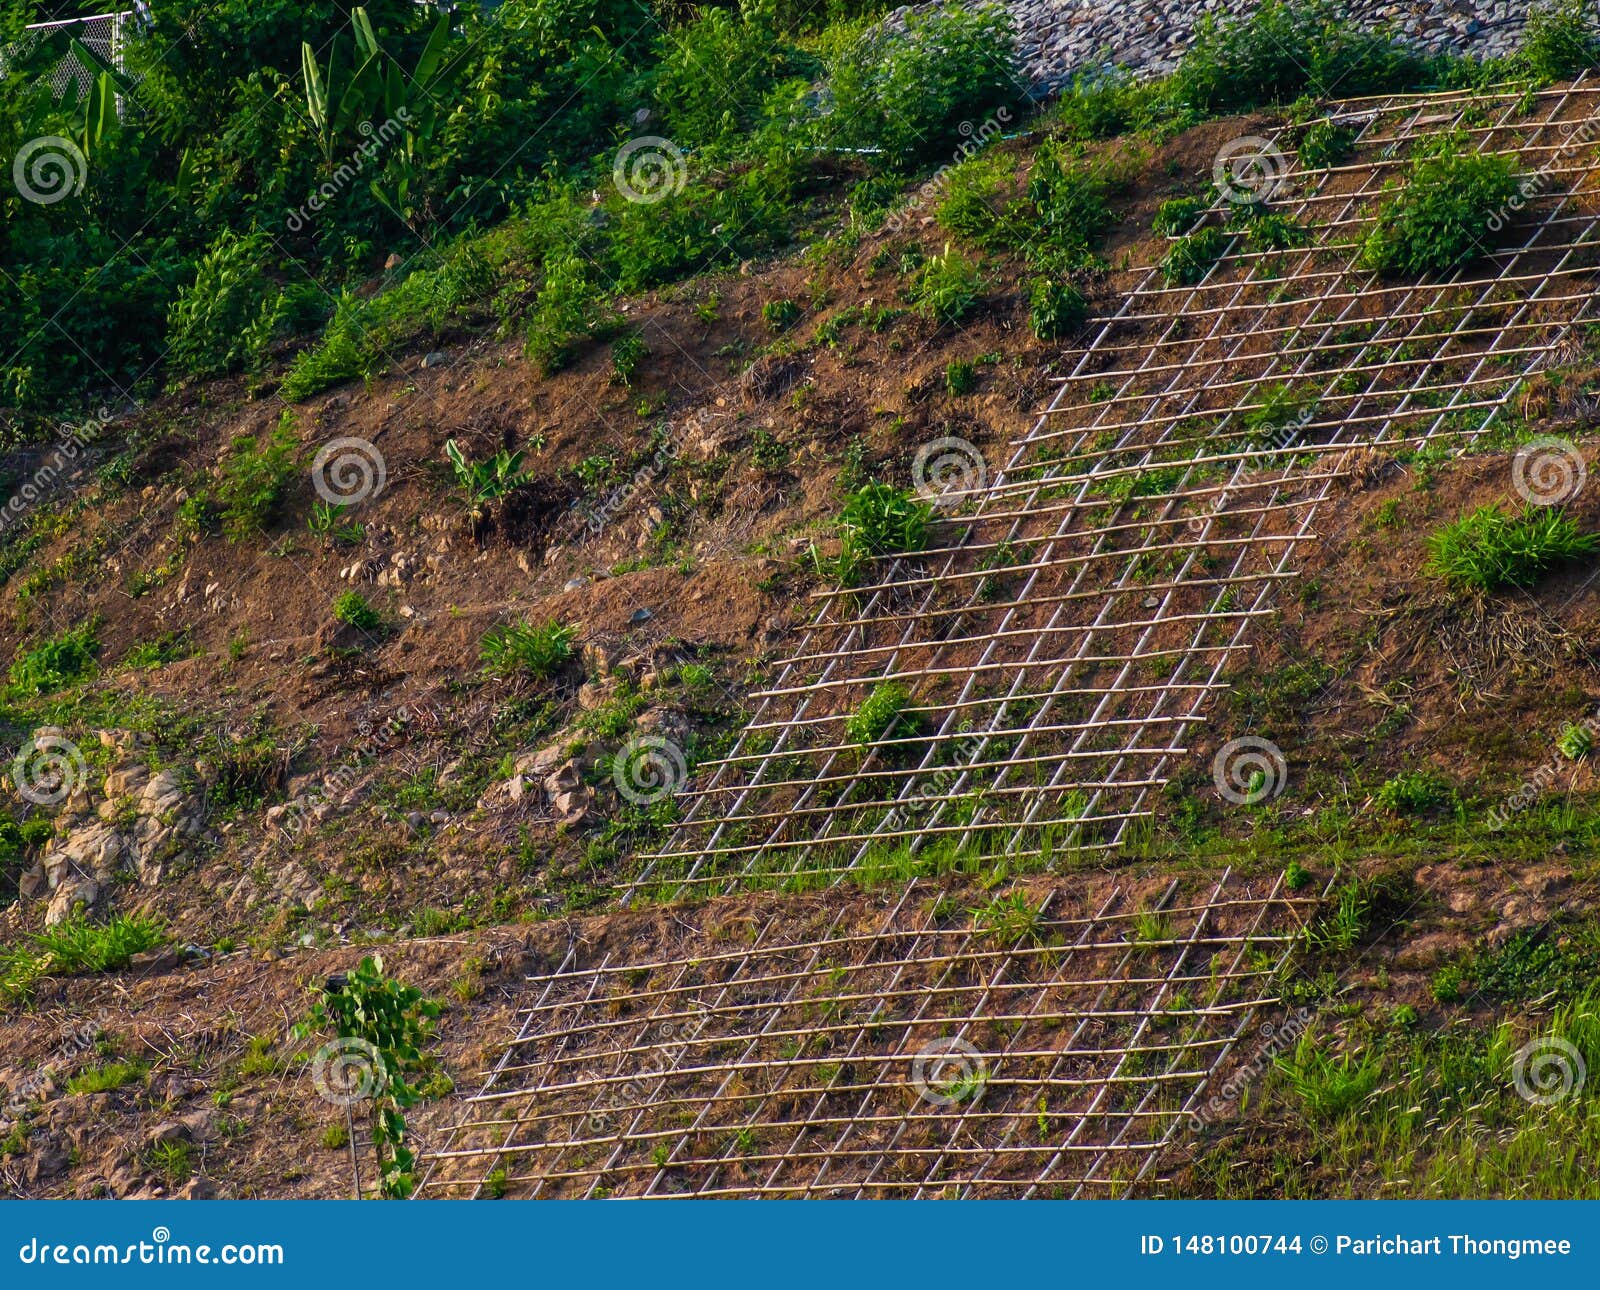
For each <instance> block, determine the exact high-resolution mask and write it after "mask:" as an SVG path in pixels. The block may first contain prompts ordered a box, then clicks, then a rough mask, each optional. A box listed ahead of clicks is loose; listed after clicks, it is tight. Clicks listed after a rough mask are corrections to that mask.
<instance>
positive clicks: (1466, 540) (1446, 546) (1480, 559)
mask: <svg viewBox="0 0 1600 1290" xmlns="http://www.w3.org/2000/svg"><path fill="white" fill-rule="evenodd" d="M1597 550H1600V534H1596V533H1584V532H1582V531H1581V530H1579V528H1578V526H1577V523H1576V522H1575V521H1574V520H1573V519H1572V518H1571V516H1569V515H1567V514H1566V513H1565V512H1564V511H1563V510H1562V509H1561V508H1560V507H1554V506H1552V507H1543V508H1541V507H1535V506H1531V505H1530V506H1527V507H1525V508H1524V509H1523V511H1522V513H1521V514H1520V515H1507V514H1506V513H1505V512H1504V511H1502V510H1501V509H1500V508H1499V507H1498V506H1481V507H1479V508H1478V509H1477V510H1475V511H1472V512H1470V513H1469V514H1467V515H1464V516H1462V517H1461V518H1460V519H1459V520H1455V521H1453V522H1452V523H1450V524H1446V525H1445V526H1444V527H1443V528H1441V529H1439V530H1438V531H1437V532H1435V533H1433V534H1431V535H1430V536H1429V538H1428V562H1427V565H1426V566H1425V567H1426V569H1427V571H1428V572H1429V573H1430V574H1432V575H1433V576H1435V577H1437V578H1442V579H1443V580H1444V581H1445V582H1446V583H1448V584H1449V585H1450V586H1452V587H1455V588H1457V589H1461V590H1473V591H1480V592H1490V591H1499V590H1501V589H1502V588H1505V587H1531V586H1533V585H1535V584H1536V583H1537V582H1538V581H1539V580H1540V579H1541V578H1542V577H1544V575H1545V574H1546V573H1548V572H1549V571H1550V570H1551V569H1553V568H1555V567H1556V566H1557V565H1559V564H1562V563H1564V562H1566V561H1569V560H1579V559H1583V558H1586V557H1588V556H1592V555H1593V554H1595V552H1596V551H1597Z"/></svg>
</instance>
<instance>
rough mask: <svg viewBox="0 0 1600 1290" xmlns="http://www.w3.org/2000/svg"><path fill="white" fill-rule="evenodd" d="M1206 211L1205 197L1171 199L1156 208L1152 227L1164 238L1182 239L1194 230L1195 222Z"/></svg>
mask: <svg viewBox="0 0 1600 1290" xmlns="http://www.w3.org/2000/svg"><path fill="white" fill-rule="evenodd" d="M1206 209H1207V207H1206V200H1205V198H1203V197H1193V196H1190V197H1169V198H1168V199H1167V200H1166V201H1164V202H1162V203H1161V205H1159V206H1158V207H1156V214H1155V219H1153V220H1152V221H1151V223H1150V227H1151V228H1152V229H1153V230H1154V231H1155V232H1157V233H1160V234H1161V235H1162V236H1163V237H1182V236H1183V235H1184V234H1185V233H1188V232H1191V231H1192V230H1193V229H1194V226H1195V222H1196V221H1197V220H1199V218H1200V217H1201V216H1202V215H1204V214H1205V213H1206Z"/></svg>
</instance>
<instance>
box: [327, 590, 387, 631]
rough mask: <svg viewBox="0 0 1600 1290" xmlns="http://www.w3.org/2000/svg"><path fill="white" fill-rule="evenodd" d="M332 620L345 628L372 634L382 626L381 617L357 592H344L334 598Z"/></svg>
mask: <svg viewBox="0 0 1600 1290" xmlns="http://www.w3.org/2000/svg"><path fill="white" fill-rule="evenodd" d="M333 620H334V621H335V622H337V623H343V624H344V625H345V626H346V627H354V628H357V629H358V630H360V631H364V632H373V631H377V630H378V628H380V627H382V626H383V615H382V614H380V613H379V612H378V611H377V610H376V609H374V608H373V606H372V602H371V601H369V600H368V599H367V598H366V597H365V596H363V595H362V594H361V593H360V592H359V591H346V592H342V593H341V594H340V595H338V596H337V597H335V598H334V602H333Z"/></svg>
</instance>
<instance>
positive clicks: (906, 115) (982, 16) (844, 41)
mask: <svg viewBox="0 0 1600 1290" xmlns="http://www.w3.org/2000/svg"><path fill="white" fill-rule="evenodd" d="M825 46H826V47H825V49H824V55H823V57H824V62H825V63H826V68H827V73H828V87H829V89H830V90H831V91H832V96H833V110H832V111H831V112H830V113H829V114H828V115H827V116H825V117H824V118H823V119H822V120H821V121H819V122H818V123H817V133H818V135H819V139H818V142H820V143H823V144H825V145H827V146H831V147H843V148H850V147H859V148H872V149H882V153H883V155H884V156H886V157H889V158H892V159H893V164H897V165H903V164H905V163H907V162H915V161H918V160H923V159H932V158H937V157H947V156H948V155H949V154H950V151H951V149H952V148H953V147H954V146H955V145H956V144H957V143H958V142H960V140H961V138H962V126H963V125H965V126H966V127H967V130H968V131H969V132H970V130H971V129H972V128H973V127H974V126H975V125H976V124H978V123H979V122H982V121H986V120H989V119H991V118H996V119H999V120H1001V121H1002V122H1003V121H1005V120H1009V119H1010V115H1009V113H1010V110H1011V109H1018V110H1020V106H1021V103H1022V99H1023V89H1022V87H1023V85H1024V84H1025V81H1024V80H1023V78H1022V77H1021V76H1019V75H1018V70H1017V50H1016V37H1015V35H1014V33H1013V31H1012V24H1011V19H1010V18H1009V16H1008V15H1007V14H1006V13H1005V11H1004V10H1002V9H1001V8H1000V7H999V6H998V5H982V6H979V7H975V8H971V9H966V8H962V7H961V6H959V5H950V6H947V7H940V8H930V9H925V10H921V11H918V10H912V11H911V12H910V13H909V14H908V16H907V19H906V22H905V25H904V27H903V28H902V29H900V30H898V31H896V30H892V29H890V28H888V27H886V26H884V25H883V24H881V23H880V22H878V21H877V20H876V19H875V18H874V19H864V20H862V21H861V22H859V23H854V24H840V25H838V26H836V27H834V28H832V29H831V30H830V31H829V32H828V34H827V36H826V38H825ZM1002 109H1005V110H1006V111H1007V115H1006V116H1000V115H999V113H1000V112H1001V110H1002Z"/></svg>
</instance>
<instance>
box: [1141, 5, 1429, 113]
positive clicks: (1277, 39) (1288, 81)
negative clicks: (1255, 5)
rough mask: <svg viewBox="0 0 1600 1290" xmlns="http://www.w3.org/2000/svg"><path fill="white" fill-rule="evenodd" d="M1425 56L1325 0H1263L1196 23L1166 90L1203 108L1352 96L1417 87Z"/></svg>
mask: <svg viewBox="0 0 1600 1290" xmlns="http://www.w3.org/2000/svg"><path fill="white" fill-rule="evenodd" d="M1429 71H1430V69H1429V65H1428V63H1427V62H1426V60H1424V59H1423V58H1421V57H1419V56H1418V55H1417V54H1415V53H1413V52H1411V51H1410V50H1408V49H1406V48H1405V47H1403V46H1401V45H1399V44H1397V43H1396V42H1395V41H1394V40H1393V39H1392V38H1391V37H1390V36H1389V35H1387V34H1385V33H1381V32H1369V31H1363V30H1362V29H1360V28H1359V27H1357V26H1355V25H1354V24H1353V23H1351V22H1350V21H1349V19H1348V17H1347V16H1346V15H1345V14H1344V13H1343V12H1342V11H1341V10H1340V9H1339V8H1338V7H1337V6H1336V5H1334V4H1331V3H1325V2H1324V0H1309V2H1307V3H1297V4H1286V3H1280V2H1279V0H1268V3H1266V4H1263V5H1262V6H1261V7H1260V8H1259V9H1257V10H1256V11H1255V12H1254V13H1252V14H1250V15H1249V16H1248V17H1244V18H1238V19H1233V20H1218V19H1217V18H1216V17H1215V16H1212V15H1208V16H1206V17H1205V18H1202V19H1201V20H1200V21H1199V22H1198V23H1197V24H1196V25H1195V32H1194V40H1193V42H1192V43H1191V44H1190V46H1189V52H1188V53H1187V54H1186V55H1185V56H1184V58H1183V61H1182V62H1180V63H1179V64H1178V70H1177V71H1176V72H1175V73H1174V74H1173V77H1172V84H1171V94H1172V96H1173V98H1174V99H1175V100H1177V101H1178V102H1179V103H1181V104H1183V105H1185V106H1187V107H1189V108H1192V109H1194V110H1196V111H1199V112H1202V113H1206V114H1218V115H1220V114H1225V113H1230V112H1243V111H1247V110H1249V109H1251V108H1256V107H1262V106H1265V105H1266V104H1269V103H1288V102H1291V101H1293V100H1294V99H1297V98H1299V97H1300V96H1301V95H1312V96H1316V97H1340V98H1353V97H1358V96H1361V95H1365V94H1382V93H1387V92H1393V91H1399V90H1405V89H1410V88H1415V87H1417V86H1419V85H1421V84H1423V83H1424V82H1426V80H1427V79H1428V78H1429Z"/></svg>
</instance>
